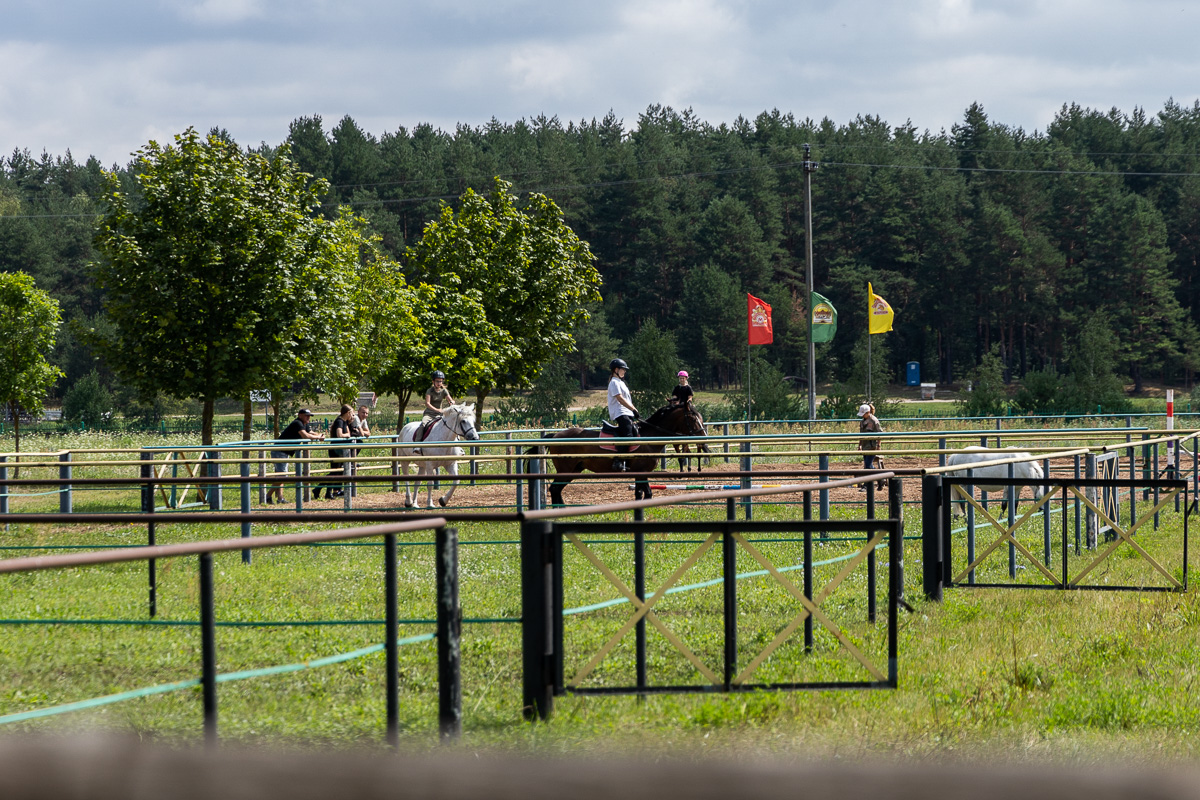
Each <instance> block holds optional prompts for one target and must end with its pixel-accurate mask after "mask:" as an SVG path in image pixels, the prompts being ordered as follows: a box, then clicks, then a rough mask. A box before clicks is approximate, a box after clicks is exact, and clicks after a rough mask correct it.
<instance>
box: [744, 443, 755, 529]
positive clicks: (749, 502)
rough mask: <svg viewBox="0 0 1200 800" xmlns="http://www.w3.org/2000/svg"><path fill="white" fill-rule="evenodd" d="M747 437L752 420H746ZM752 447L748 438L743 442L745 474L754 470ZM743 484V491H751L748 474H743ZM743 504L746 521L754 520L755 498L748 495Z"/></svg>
mask: <svg viewBox="0 0 1200 800" xmlns="http://www.w3.org/2000/svg"><path fill="white" fill-rule="evenodd" d="M746 436H747V437H749V436H750V420H746ZM750 447H751V443H750V439H749V438H747V439H746V441H744V442H742V452H743V453H745V454H746V455H744V456H742V472H743V473H748V472H750V470H751V469H752V467H751V466H750V455H749V454H750ZM741 483H742V488H743V489H749V488H750V476H749V475H748V474H743V475H742V481H741ZM742 503H743V504H744V505H745V508H746V512H745V513H746V519H747V520H749V519H753V517H754V498H753V497H751V496H750V495H746V499H745V500H743V501H742Z"/></svg>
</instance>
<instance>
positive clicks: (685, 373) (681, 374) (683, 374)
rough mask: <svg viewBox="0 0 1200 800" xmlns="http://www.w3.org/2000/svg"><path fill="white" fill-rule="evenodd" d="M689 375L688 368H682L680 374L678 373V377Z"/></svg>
mask: <svg viewBox="0 0 1200 800" xmlns="http://www.w3.org/2000/svg"><path fill="white" fill-rule="evenodd" d="M687 376H688V374H687V370H686V369H681V370H679V374H678V375H676V377H678V378H686V377H687Z"/></svg>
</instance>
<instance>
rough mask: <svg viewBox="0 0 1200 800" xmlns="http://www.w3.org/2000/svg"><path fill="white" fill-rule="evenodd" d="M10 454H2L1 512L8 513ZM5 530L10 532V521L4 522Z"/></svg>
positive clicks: (0, 477)
mask: <svg viewBox="0 0 1200 800" xmlns="http://www.w3.org/2000/svg"><path fill="white" fill-rule="evenodd" d="M7 480H8V456H0V514H3V515H6V516H7V514H8V484H7V483H3V482H2V481H7ZM4 532H5V533H8V523H7V522H6V523H4Z"/></svg>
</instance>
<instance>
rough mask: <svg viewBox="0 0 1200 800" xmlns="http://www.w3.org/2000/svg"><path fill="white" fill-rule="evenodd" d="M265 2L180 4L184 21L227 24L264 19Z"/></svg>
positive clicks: (213, 0)
mask: <svg viewBox="0 0 1200 800" xmlns="http://www.w3.org/2000/svg"><path fill="white" fill-rule="evenodd" d="M264 6H265V0H198V2H197V1H195V0H192V1H190V2H184V3H181V4H180V9H179V10H180V13H181V14H182V16H183V17H184V19H189V20H192V21H194V22H199V23H204V24H214V25H220V24H228V23H234V22H245V21H246V20H254V19H263V18H265V17H266V9H265V7H264Z"/></svg>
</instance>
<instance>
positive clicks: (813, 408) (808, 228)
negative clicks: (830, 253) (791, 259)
mask: <svg viewBox="0 0 1200 800" xmlns="http://www.w3.org/2000/svg"><path fill="white" fill-rule="evenodd" d="M808 156H809V146H808V145H807V144H806V145H804V163H803V164H802V166H803V167H804V243H805V246H804V277H805V281H806V284H807V286H808V303H807V305H808V420H809V422H812V421H813V420H815V419H816V418H817V346H816V343H815V342H813V309H812V306H813V299H812V297H813V291H815V287H814V286H813V242H812V239H813V236H812V174H813V173H814V172H816V171H817V163H816V162H815V161H810V160H809V157H808Z"/></svg>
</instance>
